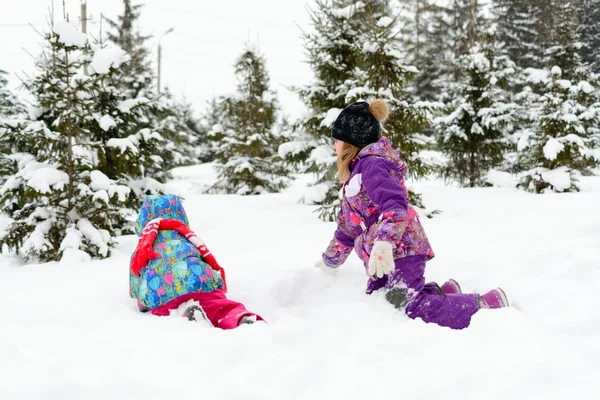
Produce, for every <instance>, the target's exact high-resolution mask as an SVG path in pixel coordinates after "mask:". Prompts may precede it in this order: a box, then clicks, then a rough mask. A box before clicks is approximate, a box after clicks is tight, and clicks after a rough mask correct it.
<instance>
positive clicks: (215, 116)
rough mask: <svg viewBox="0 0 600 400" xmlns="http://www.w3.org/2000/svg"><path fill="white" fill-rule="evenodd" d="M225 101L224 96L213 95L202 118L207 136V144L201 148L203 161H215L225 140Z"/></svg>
mask: <svg viewBox="0 0 600 400" xmlns="http://www.w3.org/2000/svg"><path fill="white" fill-rule="evenodd" d="M224 101H225V99H224V98H223V97H213V98H212V99H211V100H210V101H209V102H208V104H207V108H206V110H205V113H204V115H203V116H202V118H201V120H200V126H201V128H202V132H203V135H205V136H206V138H207V141H206V143H205V146H204V147H203V148H201V149H202V150H201V153H200V154H201V157H202V158H201V159H200V160H201V161H204V162H213V161H215V159H216V156H217V152H218V151H219V145H220V143H221V141H222V140H223V124H222V123H223V119H224V117H225V116H224V109H225V107H224Z"/></svg>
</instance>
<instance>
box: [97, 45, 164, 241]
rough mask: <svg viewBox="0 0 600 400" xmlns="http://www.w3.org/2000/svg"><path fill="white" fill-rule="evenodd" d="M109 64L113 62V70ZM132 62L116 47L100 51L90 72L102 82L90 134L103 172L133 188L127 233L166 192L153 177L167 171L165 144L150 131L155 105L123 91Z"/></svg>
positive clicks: (126, 209) (123, 225) (125, 212)
mask: <svg viewBox="0 0 600 400" xmlns="http://www.w3.org/2000/svg"><path fill="white" fill-rule="evenodd" d="M106 60H112V62H111V63H109V64H107V63H106ZM130 60H131V59H130V57H129V56H128V55H127V54H126V53H125V52H124V51H123V50H122V49H121V48H119V47H117V46H115V45H105V46H104V45H97V46H95V48H94V55H93V57H92V61H91V64H90V66H89V71H90V73H91V77H92V78H93V79H95V80H96V85H95V86H94V92H93V93H94V94H93V99H94V101H93V104H92V106H91V110H90V112H92V115H93V116H94V121H93V122H92V123H90V124H89V129H90V135H91V140H93V141H94V142H95V143H97V146H96V147H97V148H96V151H97V168H98V169H99V170H100V171H101V172H102V173H103V174H105V175H106V176H107V177H108V178H109V179H111V180H114V181H117V182H120V183H122V184H123V185H126V186H128V187H129V188H131V192H130V193H129V196H128V197H127V201H126V202H125V203H124V204H123V209H122V216H123V219H122V220H120V221H119V223H118V226H119V230H120V231H121V233H125V232H131V228H132V221H133V219H134V216H135V214H136V213H137V210H138V209H139V206H140V205H141V203H142V201H143V197H144V196H145V195H147V194H155V193H159V192H161V191H162V185H161V184H159V182H157V181H156V180H154V179H153V178H152V176H153V175H154V174H153V171H157V170H161V169H162V168H163V165H164V162H163V159H162V158H161V157H160V156H158V154H159V153H160V152H161V148H162V147H163V146H164V139H163V138H162V136H161V135H160V134H158V133H157V132H155V131H153V130H151V129H150V128H148V126H149V119H150V118H151V117H149V115H151V110H152V103H151V102H150V101H149V100H148V99H146V98H145V97H137V98H130V97H128V96H130V95H132V92H131V91H129V90H127V89H126V88H123V87H122V86H119V85H118V79H117V77H120V76H122V74H123V70H124V69H125V68H126V67H127V65H128V63H129V62H130Z"/></svg>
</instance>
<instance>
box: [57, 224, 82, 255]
mask: <svg viewBox="0 0 600 400" xmlns="http://www.w3.org/2000/svg"><path fill="white" fill-rule="evenodd" d="M80 246H81V232H79V231H78V230H77V229H76V228H74V227H70V228H67V234H66V235H65V238H64V239H63V240H62V242H61V243H60V250H61V251H64V250H66V249H75V250H77V249H79V247H80Z"/></svg>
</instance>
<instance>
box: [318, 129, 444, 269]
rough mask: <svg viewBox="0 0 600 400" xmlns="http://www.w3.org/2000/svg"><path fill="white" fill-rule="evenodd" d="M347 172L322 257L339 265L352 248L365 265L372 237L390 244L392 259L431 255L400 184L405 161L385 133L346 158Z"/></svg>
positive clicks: (429, 256) (422, 230) (402, 178)
mask: <svg viewBox="0 0 600 400" xmlns="http://www.w3.org/2000/svg"><path fill="white" fill-rule="evenodd" d="M350 172H351V175H350V178H349V179H348V180H347V181H346V183H345V184H344V186H343V188H342V193H343V198H342V203H341V205H340V211H339V214H338V217H337V225H338V228H337V230H336V231H335V235H334V238H333V239H332V241H331V243H330V244H329V246H328V247H327V250H326V251H325V252H324V253H323V261H324V262H325V264H327V265H328V266H330V267H339V266H340V265H341V264H343V263H344V262H345V261H346V258H347V257H348V255H349V254H350V252H351V251H352V249H353V248H354V249H355V250H356V253H357V254H358V256H359V258H360V259H361V260H362V261H363V262H364V264H365V267H366V266H367V265H368V261H369V255H370V254H371V249H372V248H373V244H374V243H375V242H376V241H379V240H384V241H387V242H390V243H392V245H393V246H394V259H395V260H398V259H401V258H404V257H407V256H414V255H425V256H427V259H432V258H433V257H434V253H433V250H432V248H431V245H430V244H429V240H428V239H427V235H426V234H425V231H424V229H423V226H422V225H421V222H420V221H419V216H418V215H417V212H416V211H415V210H414V209H413V208H412V207H411V206H409V205H408V191H407V190H406V187H405V185H404V175H405V174H406V165H405V164H404V162H403V161H402V159H401V158H400V154H399V153H398V152H397V151H396V150H395V149H394V148H393V147H392V145H391V143H390V141H389V140H388V139H387V138H386V137H385V136H384V137H382V138H381V139H380V140H379V141H378V142H376V143H373V144H371V145H369V146H367V147H365V148H363V149H362V150H361V151H360V152H359V153H358V155H357V156H356V158H355V159H354V160H352V162H351V163H350Z"/></svg>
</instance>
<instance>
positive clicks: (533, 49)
mask: <svg viewBox="0 0 600 400" xmlns="http://www.w3.org/2000/svg"><path fill="white" fill-rule="evenodd" d="M546 3H548V2H546V1H538V0H534V1H521V0H495V1H494V2H493V3H492V4H493V6H492V14H493V21H494V23H495V24H496V25H497V40H498V41H500V42H501V43H504V46H505V49H506V51H507V53H508V56H509V57H510V58H511V60H513V61H514V62H515V64H516V65H517V66H518V67H520V68H540V67H541V66H542V65H543V63H544V59H545V56H544V50H545V47H546V45H547V41H546V39H545V38H546V37H547V35H548V34H549V33H550V30H549V29H548V26H552V23H551V21H549V18H551V14H550V13H549V10H550V7H549V6H548V5H547V4H546Z"/></svg>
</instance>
